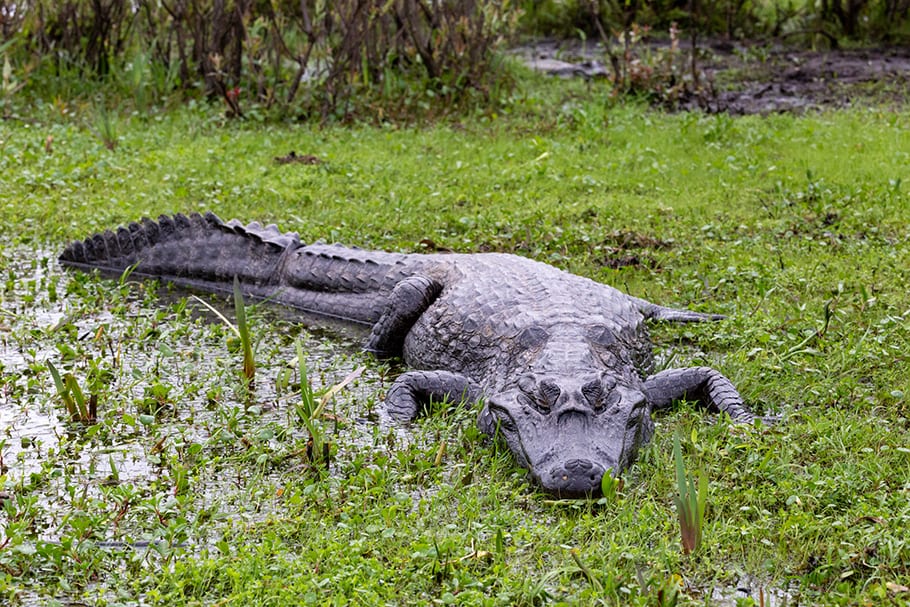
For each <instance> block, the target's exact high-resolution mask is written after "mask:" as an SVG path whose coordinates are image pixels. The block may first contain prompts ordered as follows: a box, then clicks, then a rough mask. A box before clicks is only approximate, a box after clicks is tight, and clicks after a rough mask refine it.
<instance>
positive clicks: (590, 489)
mask: <svg viewBox="0 0 910 607" xmlns="http://www.w3.org/2000/svg"><path fill="white" fill-rule="evenodd" d="M604 472H605V470H604V467H603V466H601V465H600V464H598V463H595V462H592V461H591V460H587V459H571V460H569V461H567V462H565V463H564V464H562V465H559V466H555V467H554V468H552V469H551V470H550V472H549V477H550V478H548V479H541V484H542V485H543V486H544V488H546V489H548V490H549V491H552V492H554V493H556V494H557V495H558V496H559V497H585V496H589V495H592V494H597V493H600V480H601V479H602V478H603V475H604Z"/></svg>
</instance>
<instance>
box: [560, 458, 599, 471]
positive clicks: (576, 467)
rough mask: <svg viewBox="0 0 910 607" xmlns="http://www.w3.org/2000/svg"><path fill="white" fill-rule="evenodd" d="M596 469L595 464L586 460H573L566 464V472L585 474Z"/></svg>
mask: <svg viewBox="0 0 910 607" xmlns="http://www.w3.org/2000/svg"><path fill="white" fill-rule="evenodd" d="M593 467H594V464H593V463H591V462H590V461H588V460H586V459H572V460H569V461H567V462H566V470H570V471H572V472H584V471H585V470H590V469H591V468H593Z"/></svg>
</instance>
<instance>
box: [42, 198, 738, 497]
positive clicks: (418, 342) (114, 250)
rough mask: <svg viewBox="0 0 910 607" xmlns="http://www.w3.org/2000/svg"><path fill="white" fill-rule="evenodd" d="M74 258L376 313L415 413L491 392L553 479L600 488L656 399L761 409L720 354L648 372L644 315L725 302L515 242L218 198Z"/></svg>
mask: <svg viewBox="0 0 910 607" xmlns="http://www.w3.org/2000/svg"><path fill="white" fill-rule="evenodd" d="M60 262H61V263H62V265H64V266H69V267H72V268H77V269H81V270H84V271H92V270H98V271H101V272H103V273H108V274H122V273H123V272H125V271H127V270H129V271H130V272H131V273H130V276H131V277H144V278H150V279H158V280H161V281H166V282H171V283H175V284H176V285H178V286H182V287H187V288H189V289H192V290H202V291H208V292H214V293H219V292H221V293H230V292H231V291H232V288H233V284H234V280H235V277H237V279H238V280H239V283H240V284H241V290H242V292H243V294H244V295H245V296H247V297H252V298H257V299H261V300H268V301H270V302H275V303H277V304H282V305H284V306H289V307H290V308H294V309H297V310H300V311H301V312H304V313H306V314H308V315H316V316H319V317H324V318H328V319H337V320H342V321H345V322H349V323H355V324H360V325H365V326H366V327H369V331H370V333H369V337H368V338H367V340H366V343H365V345H364V349H365V350H366V351H368V352H372V353H373V354H375V355H377V356H379V357H396V356H397V357H401V358H402V359H403V360H404V362H405V363H406V364H407V365H408V366H409V367H410V368H411V369H412V370H409V371H406V372H404V373H402V374H401V375H400V376H399V377H398V378H397V379H396V380H395V381H394V382H393V383H392V384H391V385H390V387H389V389H388V390H387V393H386V396H385V402H386V406H387V408H388V412H389V414H390V415H391V416H392V417H393V418H395V419H398V420H406V421H407V420H413V419H414V418H415V417H417V416H418V415H419V414H420V413H422V412H423V411H425V410H426V407H427V406H428V405H429V404H430V402H431V401H433V402H443V401H447V402H450V403H459V402H461V403H469V404H471V403H475V402H482V403H483V405H482V408H481V411H480V413H479V417H478V425H479V427H480V429H481V430H482V431H483V432H484V433H486V434H488V435H490V436H494V437H500V438H501V439H504V441H505V443H506V445H508V447H509V449H510V450H511V452H512V453H513V454H514V456H515V459H516V460H517V462H518V463H519V464H520V465H521V466H523V467H525V468H527V469H528V470H529V471H530V474H531V476H532V477H533V478H534V479H536V480H537V481H538V482H539V484H540V485H541V486H542V488H543V489H544V490H546V491H548V492H550V493H552V494H556V495H557V496H560V497H582V496H586V495H597V494H598V493H599V491H600V487H601V480H602V477H603V476H604V474H606V473H608V472H609V473H610V474H611V475H613V476H619V475H620V474H621V473H622V472H623V471H624V470H625V469H627V468H628V467H629V466H630V465H631V464H632V462H633V461H634V459H635V457H636V454H637V452H638V450H639V448H640V447H641V446H642V445H643V444H645V443H646V442H647V441H648V440H649V439H650V437H651V435H652V433H653V431H654V422H653V421H652V419H651V413H652V411H654V410H659V409H663V408H666V407H668V406H669V405H671V404H672V403H673V402H675V401H678V400H682V399H686V400H688V401H697V402H699V403H700V404H701V405H703V406H705V407H707V408H709V409H711V410H714V411H718V412H723V413H725V414H727V415H729V417H730V418H731V419H732V420H733V421H735V422H743V423H750V422H752V421H753V420H754V419H755V415H754V414H753V413H752V412H751V411H750V410H749V409H748V408H747V407H746V405H745V404H744V403H743V399H742V398H741V397H740V395H739V393H738V392H737V390H736V388H735V387H734V386H733V384H732V383H731V382H730V380H729V379H727V378H726V377H724V376H723V375H722V374H721V373H720V372H718V371H716V370H714V369H712V368H709V367H690V368H679V369H667V370H663V371H660V372H658V373H654V374H650V373H651V370H652V357H651V344H650V340H649V337H648V331H647V326H646V324H645V321H646V320H660V321H674V322H699V321H713V320H720V319H722V318H723V317H722V316H720V315H716V314H704V313H700V312H694V311H688V310H682V309H674V308H668V307H664V306H660V305H657V304H654V303H651V302H648V301H645V300H644V299H639V298H637V297H633V296H630V295H627V294H625V293H622V292H621V291H618V290H617V289H614V288H613V287H610V286H607V285H604V284H601V283H598V282H595V281H593V280H590V279H587V278H583V277H580V276H577V275H574V274H570V273H568V272H565V271H562V270H559V269H557V268H555V267H553V266H550V265H547V264H544V263H541V262H537V261H533V260H531V259H527V258H524V257H520V256H517V255H511V254H504V253H475V254H456V253H432V254H403V253H387V252H377V251H367V250H363V249H359V248H349V247H344V246H341V245H337V244H324V243H316V244H310V245H305V244H304V243H302V242H301V241H300V238H299V237H298V235H297V233H294V232H288V233H282V232H281V231H279V230H278V228H277V227H276V226H275V225H269V226H262V225H260V224H259V223H256V222H254V223H250V224H248V225H244V224H242V223H241V222H239V221H237V220H231V221H229V222H223V221H222V220H221V219H219V218H218V217H217V216H216V215H214V214H213V213H205V214H204V215H200V214H192V215H189V216H186V215H182V214H177V215H173V216H167V215H162V216H161V217H160V218H159V219H158V220H157V221H153V220H151V219H147V218H146V219H143V220H141V221H140V222H133V223H130V224H129V225H128V226H125V227H120V228H118V229H117V230H116V231H111V230H107V231H105V232H104V233H100V234H96V235H94V236H92V237H90V238H88V239H86V240H84V241H76V242H73V243H71V244H70V245H69V246H68V247H67V248H66V249H65V250H64V251H63V253H62V255H61V256H60Z"/></svg>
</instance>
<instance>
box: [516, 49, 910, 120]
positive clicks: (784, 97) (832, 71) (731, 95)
mask: <svg viewBox="0 0 910 607" xmlns="http://www.w3.org/2000/svg"><path fill="white" fill-rule="evenodd" d="M649 48H652V49H653V50H655V51H656V50H658V49H661V48H662V45H660V44H658V43H654V44H652V45H650V47H649ZM680 52H681V53H683V54H685V55H686V56H688V54H689V51H688V49H685V48H683V49H681V51H680ZM514 53H515V54H516V55H517V56H519V57H521V58H522V59H523V61H524V62H525V64H526V65H528V66H529V67H531V68H532V69H536V70H538V71H542V72H544V73H547V74H551V75H554V76H558V77H563V78H571V77H582V78H585V79H609V78H610V77H611V70H610V69H608V68H607V66H608V65H609V64H608V56H607V53H606V52H605V51H604V48H603V46H602V45H600V44H584V45H583V44H580V43H578V42H576V41H563V42H554V41H543V42H537V43H534V44H530V45H526V46H523V47H520V48H517V49H514ZM697 65H698V68H699V70H700V72H701V74H702V75H701V77H700V80H701V81H702V84H703V87H702V88H703V89H704V92H703V93H701V94H698V95H695V94H689V95H685V96H683V98H682V99H680V100H679V103H678V105H677V106H676V107H677V109H681V110H695V109H701V110H704V111H707V112H710V113H728V114H733V115H743V114H771V113H779V112H804V111H807V110H819V109H827V108H846V107H853V106H857V105H864V104H873V103H876V104H881V103H886V104H893V105H904V104H905V103H906V102H907V92H908V90H910V88H908V87H910V49H904V48H895V49H864V50H830V51H824V52H819V51H806V50H794V49H787V48H784V47H781V46H753V45H747V44H742V45H732V44H727V43H716V44H714V45H712V46H710V47H704V48H699V61H698V64H697Z"/></svg>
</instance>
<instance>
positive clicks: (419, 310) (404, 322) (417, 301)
mask: <svg viewBox="0 0 910 607" xmlns="http://www.w3.org/2000/svg"><path fill="white" fill-rule="evenodd" d="M441 291H442V285H441V284H439V283H438V282H436V281H435V280H430V279H429V278H426V277H424V276H410V277H408V278H405V279H404V280H402V281H401V282H399V283H398V284H397V285H395V288H394V289H392V293H391V294H390V295H389V302H388V304H387V305H386V309H385V311H384V312H383V313H382V316H380V318H379V320H378V321H376V324H375V325H373V330H372V331H371V332H370V338H369V339H368V340H367V343H366V345H365V346H364V347H363V349H364V350H366V351H367V352H370V353H372V354H375V355H376V356H378V357H380V358H385V357H390V356H399V355H400V354H401V350H402V347H403V345H404V338H405V337H406V336H407V334H408V331H410V330H411V327H413V326H414V323H415V322H417V319H418V318H420V315H421V314H423V313H424V312H426V310H427V308H429V307H430V306H431V305H432V304H433V302H434V301H436V298H437V297H439V293H440V292H441Z"/></svg>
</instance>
